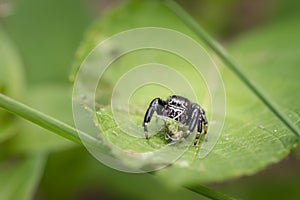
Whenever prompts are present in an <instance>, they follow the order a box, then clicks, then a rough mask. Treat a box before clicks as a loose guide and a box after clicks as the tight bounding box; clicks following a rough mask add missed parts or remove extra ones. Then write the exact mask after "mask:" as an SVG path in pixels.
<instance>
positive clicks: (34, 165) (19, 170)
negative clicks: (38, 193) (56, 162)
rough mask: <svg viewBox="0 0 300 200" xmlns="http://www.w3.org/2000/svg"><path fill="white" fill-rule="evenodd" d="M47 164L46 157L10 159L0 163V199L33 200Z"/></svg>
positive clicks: (34, 156)
mask: <svg viewBox="0 0 300 200" xmlns="http://www.w3.org/2000/svg"><path fill="white" fill-rule="evenodd" d="M44 164H45V156H44V155H31V156H30V157H25V158H15V159H13V158H12V159H10V160H7V161H5V162H2V163H0V198H1V199H3V200H29V199H33V195H34V192H35V190H36V187H37V184H38V183H39V180H40V178H41V176H42V175H43V169H44Z"/></svg>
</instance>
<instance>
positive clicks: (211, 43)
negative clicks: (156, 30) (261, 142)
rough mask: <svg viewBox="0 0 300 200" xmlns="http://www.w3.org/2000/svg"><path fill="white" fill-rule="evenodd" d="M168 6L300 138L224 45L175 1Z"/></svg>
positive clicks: (296, 130)
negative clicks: (226, 50)
mask: <svg viewBox="0 0 300 200" xmlns="http://www.w3.org/2000/svg"><path fill="white" fill-rule="evenodd" d="M166 4H167V6H168V7H169V8H170V9H171V10H172V11H173V12H175V13H176V14H177V16H178V17H179V18H180V19H181V20H182V21H183V22H184V23H185V24H186V25H187V26H188V27H189V28H190V29H191V30H193V31H194V32H195V33H196V35H197V36H198V37H199V38H200V39H202V41H203V42H204V43H205V44H206V45H207V46H208V47H210V48H211V49H212V50H213V51H214V52H215V53H216V54H217V55H218V56H219V57H220V58H221V60H222V61H223V62H224V63H225V64H226V66H227V67H229V68H230V69H231V70H232V72H234V73H235V74H236V75H237V76H238V77H239V78H240V79H241V80H242V81H243V82H244V84H246V85H247V86H248V87H249V88H250V89H251V91H252V92H253V93H255V95H256V96H257V97H258V98H259V99H260V100H261V101H262V102H263V103H264V104H265V105H266V106H267V107H268V108H269V109H270V110H271V111H272V112H273V113H274V114H275V115H276V116H277V117H278V118H279V119H280V120H281V121H282V122H283V123H284V124H285V125H286V126H287V127H288V128H289V129H290V130H291V131H292V132H293V133H294V134H295V135H296V136H297V137H298V138H300V129H299V127H297V126H296V125H295V124H294V123H293V122H292V121H291V120H290V119H289V118H288V117H287V116H286V115H285V114H284V113H283V112H282V111H281V109H280V108H279V107H278V106H277V105H276V104H275V103H273V102H272V101H271V100H270V99H269V97H268V96H266V95H265V94H264V92H263V91H261V90H260V89H259V88H258V87H257V86H255V85H254V84H253V83H252V82H251V81H250V80H249V79H248V77H247V76H246V75H245V74H244V73H243V72H242V71H241V70H240V69H239V67H238V65H237V64H236V63H235V62H234V61H233V59H232V58H231V57H230V56H229V55H228V54H227V53H226V52H225V51H224V50H223V49H222V47H221V46H220V45H219V44H218V43H217V42H216V41H215V40H214V39H213V38H212V37H211V36H210V35H209V34H208V33H207V32H206V31H205V30H204V29H203V28H202V27H201V26H200V25H199V24H198V23H197V22H196V21H195V20H194V19H193V18H192V17H191V16H190V15H189V14H188V13H187V12H186V11H185V10H184V9H183V8H182V7H180V6H179V5H178V4H177V3H176V2H175V1H173V0H167V1H166Z"/></svg>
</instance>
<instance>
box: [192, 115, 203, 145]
mask: <svg viewBox="0 0 300 200" xmlns="http://www.w3.org/2000/svg"><path fill="white" fill-rule="evenodd" d="M202 122H203V119H202V115H201V114H200V116H199V119H198V128H197V135H196V138H195V141H194V146H198V143H199V139H200V136H201V132H202Z"/></svg>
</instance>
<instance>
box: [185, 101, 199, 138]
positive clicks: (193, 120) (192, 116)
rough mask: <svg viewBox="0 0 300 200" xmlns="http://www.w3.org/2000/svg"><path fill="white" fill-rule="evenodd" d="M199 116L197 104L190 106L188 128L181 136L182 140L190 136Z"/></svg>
mask: <svg viewBox="0 0 300 200" xmlns="http://www.w3.org/2000/svg"><path fill="white" fill-rule="evenodd" d="M199 114H200V109H199V106H198V105H197V104H191V114H190V122H189V124H188V125H189V127H188V130H187V132H186V134H184V136H183V137H184V138H187V137H188V136H189V135H190V134H191V132H193V131H194V129H195V127H196V124H197V122H198V118H199Z"/></svg>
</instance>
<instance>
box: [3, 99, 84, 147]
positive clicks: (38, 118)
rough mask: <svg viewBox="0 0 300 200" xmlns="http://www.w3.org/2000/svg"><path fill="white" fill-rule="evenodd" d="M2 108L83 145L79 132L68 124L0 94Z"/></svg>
mask: <svg viewBox="0 0 300 200" xmlns="http://www.w3.org/2000/svg"><path fill="white" fill-rule="evenodd" d="M0 108H3V109H5V110H7V111H9V112H11V113H14V114H16V115H18V116H20V117H22V118H24V119H27V120H28V121H31V122H33V123H34V124H37V125H39V126H41V127H43V128H45V129H47V130H49V131H52V132H54V133H56V134H58V135H60V136H62V137H64V138H66V139H69V140H71V141H73V142H76V143H78V144H82V142H81V140H80V138H79V136H78V133H77V130H76V129H75V128H73V127H72V126H69V125H68V124H65V123H63V122H61V121H59V120H57V119H54V118H52V117H50V116H48V115H45V114H43V113H41V112H39V111H37V110H35V109H33V108H30V107H28V106H26V105H24V104H22V103H20V102H18V101H15V100H13V99H11V98H9V97H7V96H5V95H3V94H0Z"/></svg>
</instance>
